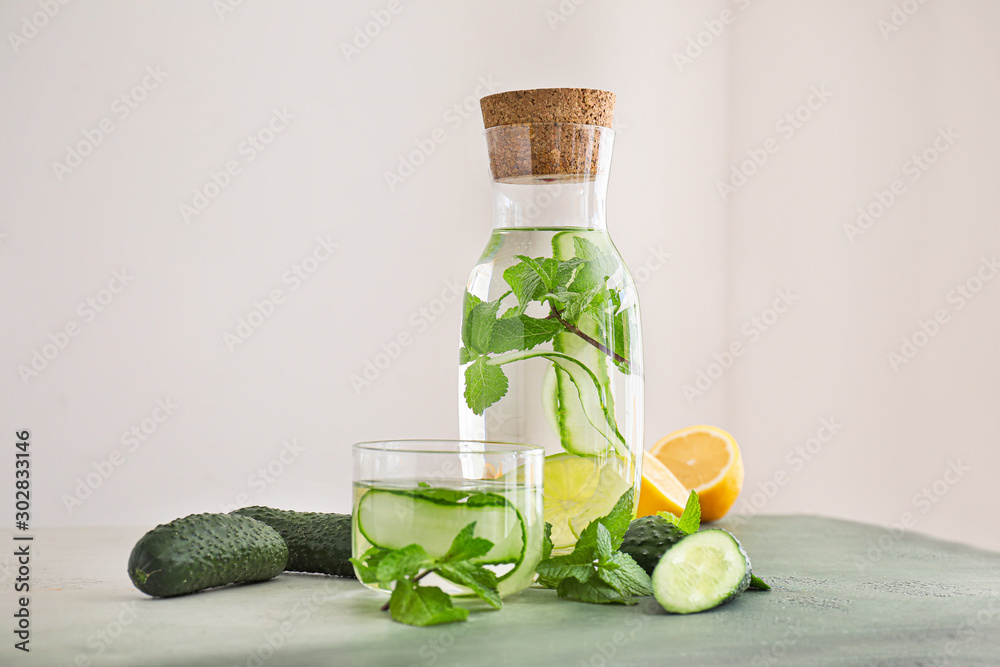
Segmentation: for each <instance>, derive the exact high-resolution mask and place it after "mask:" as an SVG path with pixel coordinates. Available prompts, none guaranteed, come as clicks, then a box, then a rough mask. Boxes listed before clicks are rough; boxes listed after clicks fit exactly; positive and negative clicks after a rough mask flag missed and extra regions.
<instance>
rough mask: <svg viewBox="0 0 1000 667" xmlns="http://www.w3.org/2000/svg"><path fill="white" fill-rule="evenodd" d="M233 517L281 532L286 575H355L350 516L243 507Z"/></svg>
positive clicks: (352, 576) (351, 576)
mask: <svg viewBox="0 0 1000 667" xmlns="http://www.w3.org/2000/svg"><path fill="white" fill-rule="evenodd" d="M233 514H237V515H242V516H248V517H250V518H253V519H256V520H257V521H261V522H263V523H266V524H267V525H268V526H270V527H271V528H273V529H274V530H276V531H278V533H279V534H280V535H281V537H282V538H283V539H284V540H285V543H286V544H287V545H288V564H287V565H285V571H287V572H315V573H318V574H331V575H333V576H335V577H350V578H351V579H353V578H355V576H354V566H353V565H351V561H350V558H351V515H350V514H333V513H329V514H328V513H324V512H292V511H289V510H279V509H273V508H271V507H261V506H254V507H244V508H242V509H238V510H235V511H234V512H233Z"/></svg>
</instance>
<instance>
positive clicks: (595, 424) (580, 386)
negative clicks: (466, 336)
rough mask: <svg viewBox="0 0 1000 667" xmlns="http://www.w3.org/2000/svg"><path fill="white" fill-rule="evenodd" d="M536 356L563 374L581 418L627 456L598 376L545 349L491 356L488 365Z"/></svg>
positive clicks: (557, 353)
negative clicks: (577, 400) (576, 401)
mask: <svg viewBox="0 0 1000 667" xmlns="http://www.w3.org/2000/svg"><path fill="white" fill-rule="evenodd" d="M536 357H543V358H545V359H547V360H549V361H551V362H552V363H553V365H555V366H556V367H557V368H558V369H559V370H560V371H563V372H564V373H565V375H566V377H567V378H568V379H569V382H570V384H571V385H572V386H573V387H574V390H575V391H576V392H577V395H578V397H579V401H580V405H581V406H582V410H581V415H580V418H581V419H586V420H587V421H588V422H589V423H590V426H591V427H592V428H593V429H596V430H597V431H598V432H600V433H602V434H606V436H605V437H607V439H608V440H609V442H612V443H613V445H614V448H615V449H616V450H618V454H619V455H621V456H628V455H629V448H628V443H626V442H625V436H623V435H622V434H621V432H620V431H619V430H618V425H617V424H616V423H615V415H614V412H613V411H611V409H610V408H609V407H608V402H609V399H610V397H609V396H608V389H607V388H606V387H605V386H603V385H602V384H600V383H599V382H598V381H597V376H595V375H594V372H593V371H591V370H590V368H589V367H588V366H587V365H586V364H585V363H583V362H582V361H579V360H578V359H575V358H574V357H571V356H569V355H568V354H563V353H562V352H555V351H553V352H546V351H545V350H540V351H539V350H526V351H525V350H518V351H513V352H504V353H503V354H498V355H497V356H495V357H493V359H492V360H491V361H490V363H493V364H496V365H498V366H503V365H504V364H509V363H513V362H515V361H522V360H524V359H534V358H536ZM567 386H569V385H567Z"/></svg>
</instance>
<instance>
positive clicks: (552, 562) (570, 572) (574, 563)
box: [535, 551, 594, 583]
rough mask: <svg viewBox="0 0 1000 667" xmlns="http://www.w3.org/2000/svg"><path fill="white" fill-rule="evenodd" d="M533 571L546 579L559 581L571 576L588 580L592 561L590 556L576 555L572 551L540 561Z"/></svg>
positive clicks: (578, 579) (592, 569)
mask: <svg viewBox="0 0 1000 667" xmlns="http://www.w3.org/2000/svg"><path fill="white" fill-rule="evenodd" d="M535 571H536V572H538V574H539V576H541V577H542V578H544V579H546V580H552V581H555V582H560V581H563V580H565V579H567V578H571V579H576V580H577V581H579V582H580V583H584V582H586V581H589V580H590V577H591V575H593V574H594V563H593V559H592V558H586V557H580V556H577V555H576V552H575V551H574V552H573V553H571V554H567V555H565V556H556V557H554V558H547V559H545V560H543V561H541V562H540V563H539V564H538V565H537V567H536V568H535Z"/></svg>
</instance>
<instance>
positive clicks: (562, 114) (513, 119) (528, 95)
mask: <svg viewBox="0 0 1000 667" xmlns="http://www.w3.org/2000/svg"><path fill="white" fill-rule="evenodd" d="M479 104H480V106H481V107H482V109H483V122H484V123H485V124H486V129H489V128H491V127H499V126H501V125H520V124H523V123H575V124H577V125H600V126H602V127H611V126H612V124H613V121H614V118H615V94H614V93H609V92H607V91H605V90H593V89H591V88H537V89H535V90H511V91H508V92H506V93H496V94H495V95H488V96H486V97H484V98H483V99H481V100H480V101H479Z"/></svg>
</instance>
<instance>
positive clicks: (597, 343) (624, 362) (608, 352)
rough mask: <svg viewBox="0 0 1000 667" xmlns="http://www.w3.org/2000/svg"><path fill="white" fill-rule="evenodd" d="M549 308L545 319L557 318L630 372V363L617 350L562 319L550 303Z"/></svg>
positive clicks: (564, 325)
mask: <svg viewBox="0 0 1000 667" xmlns="http://www.w3.org/2000/svg"><path fill="white" fill-rule="evenodd" d="M549 308H551V309H552V312H551V313H549V316H548V317H546V318H545V319H547V320H551V319H555V320H557V321H558V322H559V324H561V325H563V327H565V328H566V330H567V331H569V332H570V333H573V334H576V335H577V336H579V337H580V338H582V339H583V340H585V341H586V342H588V343H590V344H591V345H593V346H594V347H596V348H597V349H598V350H600V351H601V352H603V353H604V354H606V355H608V356H609V357H611V358H612V359H614V360H615V361H616V362H617V363H619V364H621V365H623V366H625V368H626V369H628V372H629V373H631V372H632V366H631V364H629V362H628V359H626V358H625V357H623V356H622V355H620V354H618V353H617V352H613V351H612V350H609V349H608V347H607V346H606V345H604V344H602V343H601V342H600V341H598V340H595V339H593V338H591V337H590V336H588V335H587V334H586V333H584V332H583V331H581V330H580V329H579V328H577V327H576V326H574V325H572V324H570V323H569V322H567V321H566V320H564V319H563V318H562V316H561V315H560V314H559V311H558V310H556V309H555V307H554V306H552V304H549Z"/></svg>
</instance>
